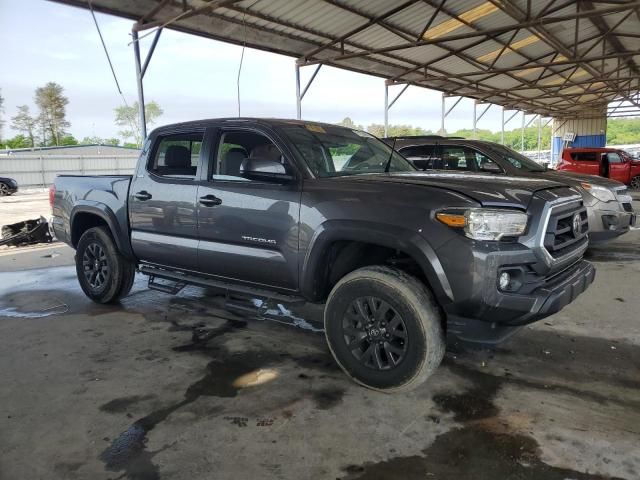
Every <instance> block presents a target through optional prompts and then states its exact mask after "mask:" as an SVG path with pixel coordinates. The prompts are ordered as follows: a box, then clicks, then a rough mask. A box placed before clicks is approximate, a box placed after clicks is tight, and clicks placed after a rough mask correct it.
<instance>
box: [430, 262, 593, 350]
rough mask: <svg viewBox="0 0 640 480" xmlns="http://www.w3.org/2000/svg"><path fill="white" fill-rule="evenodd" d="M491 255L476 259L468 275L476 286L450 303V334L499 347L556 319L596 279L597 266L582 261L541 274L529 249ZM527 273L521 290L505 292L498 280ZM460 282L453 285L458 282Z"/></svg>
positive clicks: (461, 338)
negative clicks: (550, 318) (533, 326)
mask: <svg viewBox="0 0 640 480" xmlns="http://www.w3.org/2000/svg"><path fill="white" fill-rule="evenodd" d="M496 253H497V252H494V253H493V254H489V255H486V256H481V260H480V261H476V262H475V265H474V267H473V270H474V271H471V272H468V273H470V274H471V275H468V276H467V281H468V282H469V283H470V284H471V287H470V288H469V289H467V290H466V291H463V292H458V294H457V295H456V297H455V298H454V301H453V302H451V303H450V304H448V305H444V306H443V309H444V311H445V313H446V317H447V335H448V336H449V337H451V338H453V339H457V340H463V341H468V342H476V343H499V342H501V341H503V340H504V339H506V338H507V337H508V336H509V335H511V334H512V333H514V332H515V331H517V330H518V329H519V328H521V327H522V326H524V325H527V324H529V323H532V322H535V321H537V320H541V319H543V318H545V317H548V316H550V315H553V314H554V313H556V312H558V311H560V310H561V309H562V308H564V307H565V306H567V305H568V304H570V303H571V302H573V301H574V300H575V299H576V298H577V297H578V295H580V294H581V293H582V292H584V291H585V290H586V289H587V288H588V287H589V285H590V284H591V283H592V282H593V280H594V278H595V268H594V267H593V265H592V264H591V263H589V262H588V261H586V260H578V261H576V262H575V263H573V264H571V265H570V266H568V267H564V268H562V269H561V270H560V271H552V272H549V273H546V274H540V273H537V272H535V270H533V269H532V268H531V265H530V264H528V262H527V259H528V253H527V252H526V251H520V252H511V253H510V254H507V255H505V252H500V254H498V255H497V256H496V255H495V254H496ZM505 269H506V270H509V271H512V272H513V271H515V272H516V273H517V272H518V271H520V272H521V277H520V279H521V286H520V288H519V289H518V290H517V291H516V292H505V291H501V290H500V289H499V288H498V285H497V278H498V275H499V273H500V272H501V271H503V270H505ZM458 281H460V279H456V280H455V281H454V282H453V283H454V284H457V282H458Z"/></svg>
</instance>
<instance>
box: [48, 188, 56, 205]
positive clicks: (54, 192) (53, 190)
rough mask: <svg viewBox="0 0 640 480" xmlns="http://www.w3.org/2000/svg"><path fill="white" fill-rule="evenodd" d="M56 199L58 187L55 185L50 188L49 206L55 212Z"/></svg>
mask: <svg viewBox="0 0 640 480" xmlns="http://www.w3.org/2000/svg"><path fill="white" fill-rule="evenodd" d="M55 198H56V186H55V185H51V186H50V187H49V205H50V206H51V209H52V210H53V200H54V199H55Z"/></svg>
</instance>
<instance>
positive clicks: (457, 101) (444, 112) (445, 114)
mask: <svg viewBox="0 0 640 480" xmlns="http://www.w3.org/2000/svg"><path fill="white" fill-rule="evenodd" d="M446 98H447V96H446V95H445V94H444V93H443V94H442V122H441V124H440V133H441V134H442V135H443V136H444V135H446V134H447V131H446V130H445V128H444V120H445V118H447V117H448V116H449V114H450V113H451V111H452V110H453V109H454V108H456V106H457V105H458V104H459V103H460V101H462V99H463V98H464V97H459V98H458V100H456V101H455V103H454V104H453V105H451V107H449V110H446V111H445V106H446V102H445V100H446Z"/></svg>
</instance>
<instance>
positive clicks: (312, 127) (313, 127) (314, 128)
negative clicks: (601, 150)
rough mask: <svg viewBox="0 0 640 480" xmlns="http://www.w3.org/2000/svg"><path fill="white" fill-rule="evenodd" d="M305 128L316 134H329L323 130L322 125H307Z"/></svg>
mask: <svg viewBox="0 0 640 480" xmlns="http://www.w3.org/2000/svg"><path fill="white" fill-rule="evenodd" d="M305 127H306V129H307V130H309V131H310V132H316V133H327V132H326V131H325V129H324V128H322V127H321V126H320V125H313V124H310V123H307V124H306V125H305Z"/></svg>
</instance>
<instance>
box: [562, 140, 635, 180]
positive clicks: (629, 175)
mask: <svg viewBox="0 0 640 480" xmlns="http://www.w3.org/2000/svg"><path fill="white" fill-rule="evenodd" d="M558 170H565V171H569V172H576V173H583V174H587V175H599V176H601V177H606V178H610V179H612V180H617V181H619V182H622V183H624V184H626V185H629V186H630V187H631V188H634V189H640V160H637V159H634V158H632V157H631V155H629V154H628V153H627V152H625V151H624V150H618V149H615V148H565V149H564V150H563V151H562V158H561V160H560V163H559V164H558Z"/></svg>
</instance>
